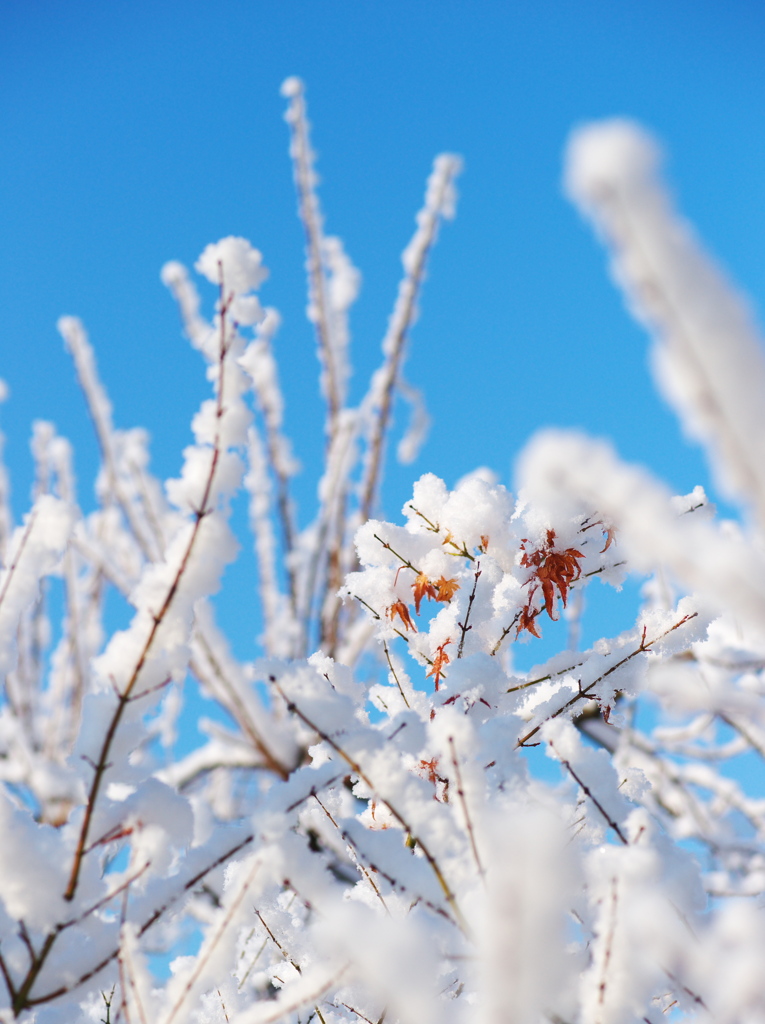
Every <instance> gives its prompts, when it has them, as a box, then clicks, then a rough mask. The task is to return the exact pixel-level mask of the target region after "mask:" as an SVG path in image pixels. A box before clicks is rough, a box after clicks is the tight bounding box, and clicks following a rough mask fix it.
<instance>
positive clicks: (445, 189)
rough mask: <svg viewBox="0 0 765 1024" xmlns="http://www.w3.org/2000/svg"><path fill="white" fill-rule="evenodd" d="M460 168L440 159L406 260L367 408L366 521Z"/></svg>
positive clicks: (453, 159) (454, 159)
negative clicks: (432, 256) (409, 342)
mask: <svg viewBox="0 0 765 1024" xmlns="http://www.w3.org/2000/svg"><path fill="white" fill-rule="evenodd" d="M461 169H462V161H461V160H460V158H459V157H457V156H454V155H452V154H448V153H442V154H441V155H440V156H437V157H436V159H435V161H434V162H433V171H432V173H431V175H430V177H429V178H428V182H427V186H426V190H425V203H424V205H423V207H422V209H421V210H420V211H419V213H418V214H417V229H416V231H415V233H414V235H413V236H412V238H411V240H410V242H409V244H408V245H407V247H406V249H405V250H404V252H403V254H402V257H401V262H402V263H403V265H404V276H403V278H402V279H401V283H400V284H399V286H398V296H397V298H396V303H395V305H394V307H393V312H392V313H391V316H390V320H389V321H388V330H387V332H386V334H385V337H384V338H383V343H382V352H383V362H382V365H381V366H380V368H379V369H378V370H377V371H376V372H375V374H374V376H373V378H372V381H371V383H370V386H369V391H368V393H367V396H366V398H365V399H364V403H363V407H362V408H363V415H364V417H365V420H366V431H367V443H368V452H367V455H366V459H365V465H364V472H363V476H362V482H361V491H360V495H361V497H360V509H361V521H362V522H366V520H367V519H369V517H370V515H371V514H372V509H373V507H374V502H375V499H376V496H377V488H378V486H379V481H380V473H381V469H382V458H383V447H384V444H385V438H386V435H387V433H388V427H389V422H390V417H391V413H392V407H393V396H394V393H395V390H396V386H397V384H398V381H399V377H400V373H401V366H402V364H403V360H404V352H405V346H406V339H407V336H408V334H409V330H410V329H411V327H412V324H413V323H414V321H415V319H416V317H417V299H418V296H419V293H420V289H421V287H422V282H423V280H424V277H425V265H426V262H427V258H428V253H429V252H430V250H431V248H432V247H433V245H434V243H435V241H436V237H437V235H438V226H439V223H440V222H441V220H442V219H443V218H451V217H453V216H454V212H455V204H456V190H455V187H454V183H455V180H456V178H457V176H458V175H459V173H460V170H461Z"/></svg>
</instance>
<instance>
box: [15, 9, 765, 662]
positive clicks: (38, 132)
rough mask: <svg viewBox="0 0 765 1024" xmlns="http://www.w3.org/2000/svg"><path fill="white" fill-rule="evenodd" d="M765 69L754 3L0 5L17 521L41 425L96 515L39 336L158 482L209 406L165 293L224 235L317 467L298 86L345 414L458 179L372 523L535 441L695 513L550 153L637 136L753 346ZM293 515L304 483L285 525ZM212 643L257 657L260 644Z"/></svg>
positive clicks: (60, 389)
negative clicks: (667, 492) (265, 309)
mask: <svg viewBox="0 0 765 1024" xmlns="http://www.w3.org/2000/svg"><path fill="white" fill-rule="evenodd" d="M764 44H765V8H763V7H762V5H761V4H759V3H757V2H755V0H749V2H745V0H732V2H728V3H726V4H723V3H721V2H718V3H712V2H709V0H671V2H667V0H612V2H605V0H554V2H552V0H524V2H509V0H506V2H499V0H495V2H491V0H472V2H468V0H462V2H455V0H422V2H418V0H300V2H298V0H270V2H264V0H249V2H245V0H215V2H214V3H213V2H210V0H205V2H200V0H184V2H175V0H171V2H163V0H129V2H126V0H107V2H104V0H98V2H91V0H66V2H62V0H0V83H1V85H0V139H2V145H1V146H0V238H2V246H1V247H0V332H1V334H0V376H1V377H3V378H5V379H6V380H7V382H8V384H9V385H10V389H11V399H10V401H9V403H8V404H7V405H6V406H4V407H3V409H2V412H1V419H2V429H3V430H4V432H5V433H6V435H7V439H8V440H7V458H8V462H9V464H10V467H11V471H12V473H13V478H14V494H15V498H14V501H15V505H16V509H17V512H19V513H20V512H21V511H22V510H23V509H24V507H25V504H26V495H27V493H28V489H29V485H30V479H31V475H30V466H29V459H28V455H27V441H28V436H29V428H30V424H31V422H32V420H33V419H35V418H46V419H51V420H53V421H54V422H55V423H56V424H57V426H58V427H59V429H60V431H61V432H62V433H64V434H66V435H68V436H69V437H70V438H71V439H72V440H73V442H74V443H75V446H76V447H77V448H78V449H79V452H80V455H79V460H78V475H79V478H80V501H81V503H82V504H83V506H85V507H88V506H89V505H90V503H91V494H92V476H93V469H94V460H95V445H94V443H93V441H92V438H91V434H90V427H89V423H88V420H87V416H86V415H85V412H84V409H83V406H82V402H81V400H80V396H79V392H78V390H77V386H76V384H75V380H74V374H73V371H72V368H71V366H70V364H69V362H68V358H67V356H66V355H65V353H64V351H63V346H62V343H61V341H60V339H59V337H58V335H57V333H56V331H55V323H56V319H57V318H58V316H59V315H61V314H63V313H68V314H69V313H71V314H75V315H78V316H80V317H82V318H83V320H84V321H85V324H86V326H87V328H88V330H89V332H90V336H91V340H92V342H93V344H94V345H95V347H96V350H97V353H98V359H99V364H100V369H101V374H102V377H103V379H104V381H105V383H106V385H107V387H108V389H109V391H110V394H111V397H112V400H113V402H114V405H115V419H116V422H117V424H118V425H119V426H122V427H128V426H134V425H144V426H146V427H147V428H148V429H149V430H150V432H151V434H152V437H153V451H154V459H155V462H154V468H155V471H156V472H157V473H158V474H159V475H161V476H167V475H173V474H175V473H176V472H177V470H178V468H179V466H180V453H181V450H182V448H183V447H184V445H185V444H187V443H188V440H189V437H190V432H189V421H190V418H191V415H192V413H193V411H194V410H195V409H196V408H197V406H198V404H199V402H200V400H201V399H202V398H203V397H205V395H206V388H207V385H206V382H205V380H204V375H203V371H202V367H201V364H200V362H199V358H198V356H197V355H196V354H195V353H193V352H191V350H190V348H189V346H188V345H187V343H186V342H185V341H184V340H183V339H182V338H181V336H180V331H179V325H178V318H177V313H176V309H175V307H174V304H173V302H172V300H171V298H170V296H169V294H167V293H166V292H165V289H164V288H163V286H162V285H161V284H160V281H159V270H160V267H161V266H162V264H163V263H164V262H165V261H166V260H168V259H179V260H181V261H182V262H184V263H186V264H187V265H191V264H192V263H193V261H194V260H195V259H196V257H197V256H198V254H199V253H200V252H201V250H202V249H203V247H204V246H205V245H206V244H207V243H208V242H210V241H214V240H217V239H218V238H220V237H222V236H224V235H227V234H238V235H244V236H246V237H248V238H249V239H250V240H251V241H252V242H253V244H254V245H256V246H257V247H258V248H260V249H261V250H262V252H263V254H264V259H265V262H266V264H267V265H268V267H269V268H270V270H271V277H270V279H269V281H268V282H267V283H266V285H265V286H264V288H263V289H262V298H263V301H264V302H266V303H268V304H271V305H275V306H277V307H278V308H279V309H280V310H281V312H282V314H283V317H284V324H283V328H282V331H281V334H280V339H279V342H278V347H279V351H280V353H281V355H282V374H283V379H284V384H285V390H286V392H287V399H288V402H289V410H288V427H289V430H290V432H291V433H292V435H293V436H294V437H295V438H296V447H297V450H298V454H299V455H300V456H301V458H302V459H303V461H304V463H305V464H306V465H308V466H311V465H312V462H314V461H315V460H316V458H317V457H318V455H319V453H320V451H321V446H322V437H321V429H320V426H319V424H320V411H319V409H320V407H319V401H318V395H317V385H316V363H315V357H314V342H313V337H312V333H311V329H310V327H309V325H308V324H307V322H306V321H305V317H304V307H305V289H304V280H303V269H302V268H303V258H304V257H303V248H302V236H301V230H300V226H299V224H298V222H297V219H296V217H295V198H294V191H293V185H292V178H291V170H290V166H289V162H288V158H287V130H286V126H285V125H284V123H283V120H282V113H283V109H284V102H283V100H282V99H281V97H280V96H279V85H280V83H281V82H282V80H283V79H284V78H285V77H286V76H287V75H293V74H297V75H300V76H301V77H302V78H303V79H304V80H305V81H306V83H307V87H308V101H309V112H310V118H311V121H312V122H313V125H314V133H313V141H314V147H315V148H316V149H317V150H318V152H319V157H320V162H319V170H320V173H321V176H322V187H321V197H322V201H323V205H324V210H325V213H326V220H327V229H328V231H329V232H331V233H333V234H338V235H340V236H341V237H342V238H343V239H344V241H345V243H346V247H347V250H348V252H349V254H350V255H351V257H352V259H353V260H354V262H355V263H356V265H357V266H358V267H360V269H361V271H362V273H363V278H364V281H363V287H362V292H361V297H360V300H359V302H358V303H357V305H356V307H355V308H354V311H353V317H352V326H353V330H354V342H355V354H354V363H355V366H356V367H357V371H358V372H357V375H356V378H355V380H356V386H357V392H356V393H357V394H358V391H359V388H360V385H361V383H362V382H363V381H364V380H365V379H366V378H367V376H368V374H369V371H370V370H371V368H372V367H373V366H374V365H375V364H376V362H377V359H378V353H379V343H380V339H381V337H382V334H383V332H384V329H385V323H386V318H387V315H388V312H389V309H390V306H391V303H392V300H393V297H394V294H395V288H396V284H397V281H398V278H399V275H400V262H399V256H400V252H401V250H402V248H403V246H404V245H405V243H406V241H407V240H408V238H409V235H410V234H411V231H412V228H413V220H412V218H413V215H414V212H415V211H416V209H417V208H418V206H419V204H420V202H421V199H422V192H423V186H424V181H425V177H426V175H427V173H428V171H429V168H430V165H431V161H432V158H433V156H434V155H435V154H436V153H437V152H439V151H442V150H451V151H455V152H458V153H461V154H462V155H463V157H464V159H465V172H464V175H463V177H462V178H461V180H460V203H459V209H458V217H457V220H456V222H455V223H454V224H451V225H447V227H446V228H445V229H444V231H443V232H442V236H441V240H440V242H439V246H438V249H437V250H436V252H435V255H434V258H433V260H432V263H431V267H430V273H429V280H428V282H427V286H426V290H425V294H424V298H423V301H422V317H421V320H420V322H419V323H418V325H417V327H416V329H415V331H414V333H413V337H412V347H411V350H410V355H409V359H408V364H407V376H408V378H409V379H410V381H411V382H412V383H413V384H415V385H416V386H418V387H421V388H423V389H424V390H425V391H426V393H427V396H428V401H429V407H430V411H431V414H432V416H433V421H434V422H433V428H432V433H431V437H430V440H429V442H428V444H427V445H426V446H425V448H424V450H423V452H422V453H421V455H420V458H419V459H418V461H417V463H416V464H415V465H414V466H411V467H406V468H404V469H399V470H396V471H395V473H393V474H392V475H391V476H390V477H389V480H388V483H387V485H386V488H385V490H384V495H383V498H384V505H385V508H386V511H387V513H388V514H389V515H390V516H395V515H397V513H398V509H399V508H400V507H401V505H402V504H403V502H404V500H405V499H406V497H407V496H408V495H409V494H410V487H411V482H412V480H413V479H414V478H415V477H416V476H418V475H419V474H420V473H422V472H425V471H428V470H432V471H434V472H436V473H438V474H439V475H441V476H443V477H444V478H445V479H446V480H447V481H448V482H450V483H453V482H454V481H455V480H456V479H457V478H458V477H459V476H460V475H462V474H463V473H465V472H467V471H469V470H470V469H472V468H474V467H475V466H476V465H479V464H489V465H491V466H492V467H493V468H494V469H496V470H497V471H498V472H499V473H500V474H501V475H502V477H503V479H505V480H509V479H510V478H511V466H512V463H513V460H514V457H515V454H516V453H517V451H518V450H519V448H520V447H521V446H522V445H523V443H524V441H525V440H526V439H527V438H528V436H529V435H530V434H531V433H532V432H533V431H534V430H535V429H536V428H538V427H540V426H543V425H550V424H554V425H558V426H575V427H581V428H584V429H586V430H588V431H589V432H591V433H593V434H596V435H600V436H608V437H611V438H612V439H613V440H614V441H615V443H616V445H617V446H618V448H619V449H620V451H621V452H622V454H623V455H624V456H625V457H626V458H628V459H630V460H635V461H640V462H643V463H646V464H648V465H650V466H651V467H652V468H654V470H655V471H656V472H657V473H658V474H660V475H661V476H662V477H664V478H665V479H666V480H667V481H668V482H669V483H670V485H671V486H672V487H673V488H674V489H675V490H677V491H679V492H685V491H688V490H690V489H691V488H692V487H693V485H694V484H695V483H697V482H702V483H705V484H706V483H707V482H708V481H707V475H706V470H705V467H704V465H703V460H702V459H701V457H700V454H699V453H698V451H697V450H696V449H695V448H693V447H690V446H688V445H687V444H686V442H685V441H684V440H683V439H682V437H681V435H680V432H679V429H678V427H677V425H676V422H675V420H674V418H673V416H672V414H671V413H670V412H669V411H668V410H667V409H666V408H665V407H664V406H663V404H662V402H661V400H660V399H658V398H657V397H655V395H654V392H653V387H652V384H651V381H650V378H649V374H648V371H647V361H646V341H645V338H644V336H643V333H642V331H641V330H640V329H639V328H638V327H636V326H635V325H634V324H633V323H632V321H631V319H630V317H629V316H628V314H627V313H626V312H625V310H624V308H623V305H622V301H621V298H620V296H619V295H618V293H617V292H616V290H615V289H614V287H613V285H612V284H611V283H610V281H609V278H608V276H607V273H606V269H605V259H604V255H603V252H602V251H601V249H600V247H599V246H598V245H597V243H596V242H595V241H594V239H593V237H592V235H591V233H590V231H589V228H587V227H586V226H585V225H584V224H583V223H582V222H581V221H580V220H579V218H578V216H577V214H576V212H575V211H574V210H573V209H572V208H571V207H570V205H569V204H568V203H567V201H566V200H565V199H564V198H563V196H562V192H561V187H560V179H561V153H562V150H563V147H564V143H565V139H566V136H567V133H568V132H569V130H570V129H571V127H572V126H574V125H576V124H577V123H579V122H581V121H583V120H587V119H591V118H596V117H603V116H610V115H614V114H619V115H629V116H631V117H634V118H637V119H639V120H640V121H642V122H643V123H644V124H646V125H647V126H649V127H650V128H652V129H653V130H654V131H655V132H656V133H657V134H658V136H659V137H660V138H661V140H662V141H663V142H664V144H665V146H666V148H667V150H668V153H669V160H668V172H669V175H670V179H671V181H672V184H673V187H674V189H675V192H676V194H677V195H678V197H679V200H680V203H681V206H682V208H683V209H684V210H685V212H686V213H687V214H688V216H689V217H690V218H691V219H692V220H693V221H694V222H695V224H696V225H697V228H698V230H699V232H700V234H701V235H702V237H703V238H704V239H705V241H706V243H707V244H708V246H709V247H710V248H711V250H712V251H713V252H714V253H716V254H717V256H718V257H719V258H720V260H721V261H722V262H723V263H724V264H725V265H726V266H727V267H728V269H729V271H730V273H731V275H732V276H733V277H734V278H735V279H736V280H737V281H738V282H739V284H740V285H741V286H742V288H743V289H744V290H745V291H747V292H748V294H749V295H750V297H751V299H752V302H753V303H754V305H755V307H756V308H759V310H760V313H761V316H760V319H761V321H762V318H763V316H762V313H763V308H762V307H763V305H764V304H765V259H764V258H763V256H764V253H765V116H764V114H763V112H764V111H765V70H764V69H765V62H763V57H762V55H763V52H765V45H764ZM314 485H315V475H312V473H311V472H307V473H306V476H305V484H304V486H303V488H302V494H303V501H304V504H308V505H310V494H311V491H312V488H313V487H314ZM306 496H307V497H306ZM251 570H252V564H251V562H250V561H249V560H248V559H247V558H244V559H243V563H242V568H241V569H240V570H238V573H239V575H238V576H237V571H234V572H233V574H232V576H231V582H232V586H233V588H234V591H233V592H234V593H239V594H240V595H243V594H245V593H251V592H252V590H251V588H252V586H253V581H252V579H251V577H250V576H249V575H248V574H249V573H250V572H251ZM237 581H238V582H237ZM237 588H240V589H237ZM241 588H243V589H241ZM233 607H234V606H233V605H232V606H231V607H230V610H229V612H228V613H227V612H226V605H225V603H224V605H222V608H221V612H222V615H223V616H224V618H225V617H226V615H227V614H231V615H233V614H234V612H233V610H232V609H233ZM240 607H241V606H240ZM240 614H241V613H240ZM235 628H236V630H237V631H238V635H239V637H240V638H241V639H240V641H238V646H239V649H240V653H241V654H243V655H247V654H250V653H252V652H251V650H250V648H251V637H252V633H253V632H254V628H255V627H254V626H253V628H252V629H250V628H249V623H248V622H247V621H240V622H239V623H238V624H237V625H236V627H235Z"/></svg>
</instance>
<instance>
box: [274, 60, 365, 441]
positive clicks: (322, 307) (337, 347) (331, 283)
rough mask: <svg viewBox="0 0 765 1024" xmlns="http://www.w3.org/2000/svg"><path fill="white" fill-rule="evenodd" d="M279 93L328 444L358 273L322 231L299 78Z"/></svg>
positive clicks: (341, 392)
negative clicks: (301, 232) (285, 104)
mask: <svg viewBox="0 0 765 1024" xmlns="http://www.w3.org/2000/svg"><path fill="white" fill-rule="evenodd" d="M282 95H283V96H284V97H286V98H287V99H288V100H289V106H288V108H287V113H286V114H285V120H286V121H287V124H288V125H289V127H290V156H291V157H292V163H293V171H294V177H295V187H296V189H297V193H298V213H299V215H300V220H301V223H302V224H303V229H304V231H305V237H306V271H307V274H308V318H309V320H310V321H311V322H312V323H313V325H314V327H315V328H316V336H317V341H318V352H319V360H320V362H321V366H322V391H323V393H324V396H325V398H326V400H327V426H326V431H327V443H328V444H330V443H331V442H332V439H333V437H334V431H335V425H336V422H337V417H338V415H339V413H340V410H341V409H342V407H343V405H344V403H345V388H346V382H347V379H348V374H349V371H348V364H347V355H346V347H347V328H346V325H345V311H346V310H347V308H348V306H349V305H350V304H351V303H352V302H353V299H354V298H355V295H356V291H357V289H358V272H357V271H355V270H354V268H353V267H352V266H351V264H350V262H349V261H348V259H347V257H346V256H345V254H344V253H343V251H342V246H341V244H340V241H339V239H336V238H332V239H330V238H327V237H326V236H325V234H324V218H323V216H322V213H321V207H320V204H319V197H318V193H317V191H316V185H317V177H316V172H315V170H314V161H315V154H314V152H313V150H312V148H311V141H310V137H309V131H310V126H309V123H308V118H307V116H306V103H305V87H304V85H303V83H302V82H301V80H300V79H299V78H294V77H293V78H288V79H286V81H285V82H284V84H283V85H282ZM333 313H334V314H335V315H333ZM338 314H339V315H338Z"/></svg>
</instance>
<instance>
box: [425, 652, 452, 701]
mask: <svg viewBox="0 0 765 1024" xmlns="http://www.w3.org/2000/svg"><path fill="white" fill-rule="evenodd" d="M450 643H451V640H445V641H444V642H443V643H442V644H441V645H440V646H439V647H436V656H435V658H434V659H433V666H432V668H431V670H430V672H426V673H425V678H426V679H427V678H428V676H433V679H434V682H435V684H436V690H437V689H438V686H439V683H440V681H441V677H442V676H443V674H444V665H448V664H449V655H448V654H447V653H446V651H445V649H444V648H445V647H446V646H447V644H450Z"/></svg>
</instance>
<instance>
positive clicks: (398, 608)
mask: <svg viewBox="0 0 765 1024" xmlns="http://www.w3.org/2000/svg"><path fill="white" fill-rule="evenodd" d="M386 614H387V616H388V618H389V619H390V620H391V622H393V620H394V619H395V617H396V616H397V615H398V617H399V618H400V619H401V621H402V622H403V624H404V629H411V630H412V632H413V633H416V632H417V627H416V626H415V624H414V623H413V622H412V616H411V614H410V613H409V608H408V607H407V606H406V605H405V604H404V602H403V601H396V602H395V603H394V604H392V605H391V606H390V608H388V610H387V612H386Z"/></svg>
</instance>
